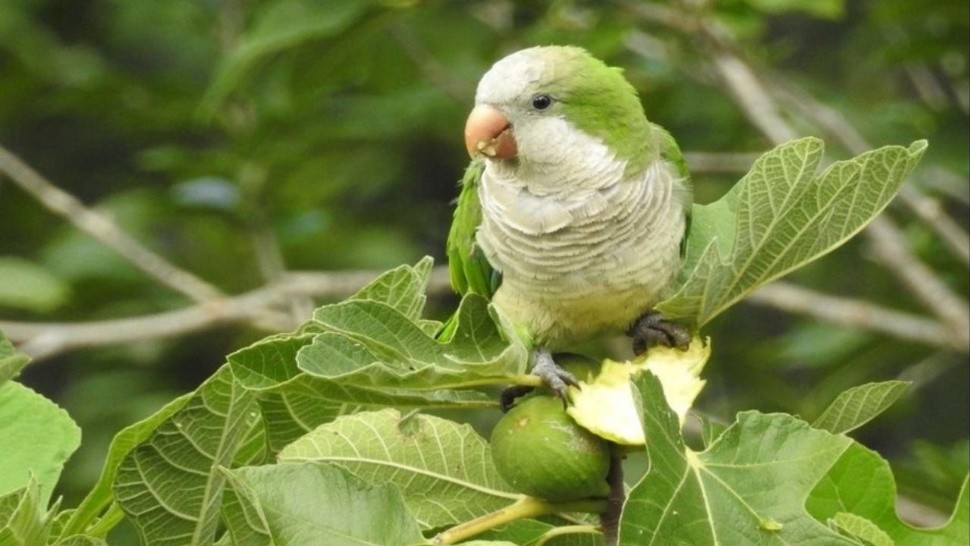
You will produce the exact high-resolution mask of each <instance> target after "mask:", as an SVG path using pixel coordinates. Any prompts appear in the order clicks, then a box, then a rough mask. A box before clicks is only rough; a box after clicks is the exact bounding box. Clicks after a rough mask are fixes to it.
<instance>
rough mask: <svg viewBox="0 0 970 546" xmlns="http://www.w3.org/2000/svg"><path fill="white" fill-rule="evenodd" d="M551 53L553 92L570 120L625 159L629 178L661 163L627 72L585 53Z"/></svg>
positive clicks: (566, 50)
mask: <svg viewBox="0 0 970 546" xmlns="http://www.w3.org/2000/svg"><path fill="white" fill-rule="evenodd" d="M549 49H550V50H551V51H550V52H549V55H551V56H553V59H552V61H551V63H550V65H551V66H552V67H554V69H553V73H552V74H551V77H550V78H549V89H550V91H551V93H552V94H553V96H554V97H556V98H557V99H558V100H559V101H561V102H562V103H563V110H564V112H565V114H566V117H567V119H569V121H570V122H572V123H573V124H574V125H575V126H576V127H577V128H579V129H580V130H582V131H583V132H585V133H587V134H589V135H592V136H594V137H597V138H599V139H601V140H602V141H603V142H604V143H606V145H607V146H609V147H610V149H612V150H613V151H614V152H615V153H616V155H617V157H619V158H620V159H623V160H626V161H627V172H628V173H634V172H639V171H641V170H643V169H645V168H646V167H647V165H649V164H650V163H651V162H653V161H654V160H655V159H657V153H658V152H659V149H658V147H657V144H656V142H655V137H654V135H652V134H651V132H652V130H651V125H650V123H649V122H648V121H647V118H646V115H644V113H643V106H642V105H641V104H640V99H639V97H638V96H637V91H636V89H634V88H633V86H632V85H631V84H630V82H628V81H627V80H626V78H625V77H623V72H622V71H621V70H620V69H618V68H613V67H610V66H607V65H606V64H605V63H604V62H603V61H600V60H599V59H597V58H595V57H593V56H592V55H590V54H589V53H588V52H587V51H586V50H584V49H582V48H578V47H556V48H549Z"/></svg>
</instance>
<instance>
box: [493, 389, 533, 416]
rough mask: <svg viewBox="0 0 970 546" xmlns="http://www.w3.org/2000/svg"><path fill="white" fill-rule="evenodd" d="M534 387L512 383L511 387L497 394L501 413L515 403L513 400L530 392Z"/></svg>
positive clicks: (505, 411)
mask: <svg viewBox="0 0 970 546" xmlns="http://www.w3.org/2000/svg"><path fill="white" fill-rule="evenodd" d="M534 390H535V387H530V386H528V385H512V386H511V387H509V388H507V389H505V390H504V391H502V394H501V395H499V406H500V407H501V408H502V413H507V412H508V411H509V410H510V409H512V406H513V405H515V401H516V400H517V399H518V398H520V397H522V396H525V395H527V394H529V393H530V392H532V391H534Z"/></svg>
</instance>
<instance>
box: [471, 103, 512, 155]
mask: <svg viewBox="0 0 970 546" xmlns="http://www.w3.org/2000/svg"><path fill="white" fill-rule="evenodd" d="M465 149H466V150H468V155H470V156H472V157H475V156H477V155H484V156H485V157H490V158H492V159H508V158H510V157H515V154H516V151H517V150H516V145H515V137H514V136H513V135H512V126H511V125H510V124H509V120H508V118H506V117H505V114H503V113H502V112H501V111H499V110H498V109H497V108H495V107H493V106H488V105H487V104H479V105H478V106H476V107H475V108H474V109H472V111H471V113H470V114H468V121H466V122H465Z"/></svg>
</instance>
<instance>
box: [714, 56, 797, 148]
mask: <svg viewBox="0 0 970 546" xmlns="http://www.w3.org/2000/svg"><path fill="white" fill-rule="evenodd" d="M713 60H714V65H715V66H716V67H717V69H718V72H719V73H720V74H721V77H722V78H723V79H724V81H725V83H727V85H728V89H729V90H730V91H731V94H732V95H733V96H734V99H735V101H737V103H738V106H740V107H741V109H742V110H744V113H745V114H747V116H748V119H749V120H750V121H751V123H753V124H754V125H755V126H756V127H757V128H758V129H759V130H760V131H761V132H762V133H763V134H764V135H765V136H766V137H768V139H769V140H771V141H772V142H773V143H775V144H781V143H783V142H787V141H789V140H792V139H794V138H796V137H798V133H797V132H796V131H795V130H794V129H793V128H792V127H791V125H789V124H788V122H787V121H785V120H784V119H783V118H782V117H781V114H779V113H778V111H777V109H776V106H775V101H773V100H771V98H770V97H769V96H768V93H767V92H766V91H765V89H764V87H763V86H762V84H761V83H760V82H759V81H758V78H757V76H755V74H754V71H753V70H751V67H749V66H748V65H747V63H745V62H744V61H742V60H741V58H740V57H738V56H737V55H734V54H733V53H731V52H729V51H717V52H716V53H715V55H714V59H713Z"/></svg>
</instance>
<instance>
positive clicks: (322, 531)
mask: <svg viewBox="0 0 970 546" xmlns="http://www.w3.org/2000/svg"><path fill="white" fill-rule="evenodd" d="M225 473H226V475H227V476H228V477H229V481H230V483H231V486H232V489H233V490H234V491H235V493H236V494H237V498H239V499H240V500H241V504H240V506H239V508H241V509H244V510H245V511H246V513H247V516H246V517H247V519H248V520H249V521H252V522H254V523H257V524H258V525H259V526H260V527H261V534H263V535H264V536H265V537H266V539H267V540H265V541H263V542H257V541H250V542H243V543H241V544H247V543H248V544H294V545H295V544H326V545H328V546H362V545H367V544H370V545H374V546H386V545H388V544H401V545H407V544H424V543H425V540H424V537H422V536H421V531H420V529H419V528H418V524H417V522H416V521H415V520H414V516H412V515H411V514H410V513H409V512H408V510H407V508H406V507H405V505H404V502H403V501H402V499H401V494H400V493H399V492H398V491H397V489H396V488H395V487H393V486H391V485H373V484H369V483H367V482H365V481H364V480H361V479H360V478H358V477H356V476H354V475H352V474H350V473H348V472H346V471H345V470H343V469H341V468H338V467H335V466H330V465H316V464H306V463H305V464H283V465H269V466H259V467H245V468H238V469H235V470H226V471H225ZM243 506H244V507H245V508H243ZM234 544H235V543H234Z"/></svg>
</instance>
